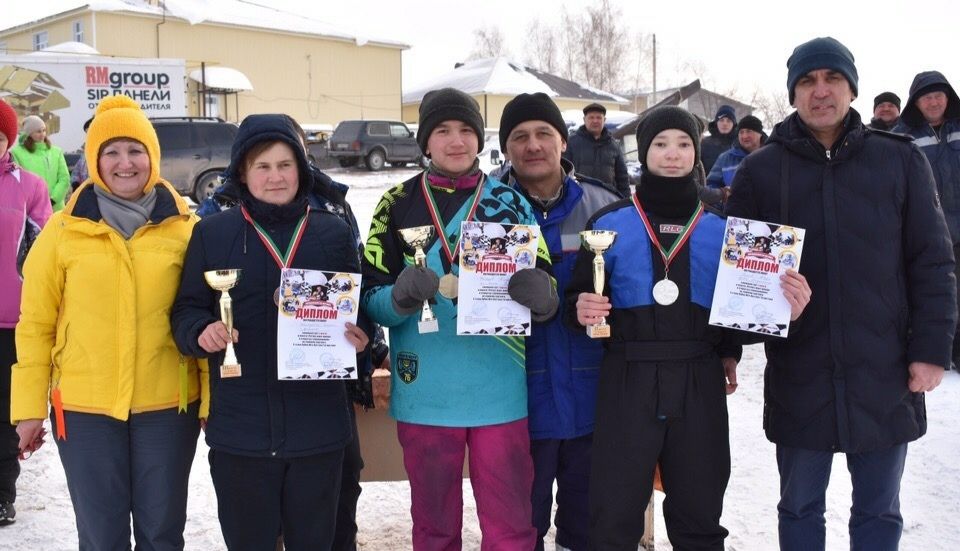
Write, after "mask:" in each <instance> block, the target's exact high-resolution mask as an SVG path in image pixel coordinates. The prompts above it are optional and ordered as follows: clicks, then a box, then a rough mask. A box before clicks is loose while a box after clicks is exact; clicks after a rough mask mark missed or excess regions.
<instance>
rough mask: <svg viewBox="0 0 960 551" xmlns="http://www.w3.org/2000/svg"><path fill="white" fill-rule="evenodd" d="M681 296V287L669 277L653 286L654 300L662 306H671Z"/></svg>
mask: <svg viewBox="0 0 960 551" xmlns="http://www.w3.org/2000/svg"><path fill="white" fill-rule="evenodd" d="M679 296H680V288H679V287H677V284H676V283H674V282H672V281H670V280H669V279H667V278H663V279H661V280H660V281H658V282H657V284H656V285H654V286H653V300H655V301H657V304H659V305H661V306H670V305H671V304H673V303H674V302H676V301H677V298H678V297H679Z"/></svg>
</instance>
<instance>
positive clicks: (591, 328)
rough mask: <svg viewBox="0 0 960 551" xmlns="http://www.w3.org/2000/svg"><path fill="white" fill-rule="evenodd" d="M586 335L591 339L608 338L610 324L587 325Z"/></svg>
mask: <svg viewBox="0 0 960 551" xmlns="http://www.w3.org/2000/svg"><path fill="white" fill-rule="evenodd" d="M587 336H588V337H590V338H591V339H607V338H610V326H609V325H607V324H605V323H604V324H599V323H598V324H596V325H588V326H587Z"/></svg>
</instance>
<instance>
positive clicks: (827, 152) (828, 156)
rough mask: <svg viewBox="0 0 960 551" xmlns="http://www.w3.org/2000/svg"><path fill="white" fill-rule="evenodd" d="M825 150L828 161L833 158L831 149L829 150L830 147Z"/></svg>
mask: <svg viewBox="0 0 960 551" xmlns="http://www.w3.org/2000/svg"><path fill="white" fill-rule="evenodd" d="M823 151H824V153H826V154H827V162H830V160H831V159H830V150H829V149H824V150H823Z"/></svg>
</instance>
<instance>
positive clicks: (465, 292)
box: [457, 222, 540, 336]
mask: <svg viewBox="0 0 960 551" xmlns="http://www.w3.org/2000/svg"><path fill="white" fill-rule="evenodd" d="M460 227H461V231H460V273H459V277H460V286H459V295H458V299H457V300H458V302H457V334H458V335H517V336H520V335H523V336H529V335H530V309H529V308H527V307H526V306H521V305H520V304H518V303H516V302H514V301H513V300H511V298H510V295H509V293H508V292H507V284H508V283H509V281H510V276H512V275H513V274H514V272H516V271H517V270H523V269H528V268H534V267H535V266H536V262H537V244H538V241H539V239H540V227H539V226H526V225H520V224H516V225H514V224H498V223H496V222H463V223H462V224H461V226H460Z"/></svg>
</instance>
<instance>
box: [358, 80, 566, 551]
mask: <svg viewBox="0 0 960 551" xmlns="http://www.w3.org/2000/svg"><path fill="white" fill-rule="evenodd" d="M417 143H418V144H420V149H421V151H423V154H424V155H426V156H427V157H429V158H430V167H429V168H428V169H427V170H425V171H424V172H421V173H420V174H417V175H416V176H414V177H413V178H411V179H409V180H407V181H405V182H403V183H401V184H399V185H397V186H395V187H394V188H392V189H390V190H388V191H387V192H386V193H385V194H384V195H383V198H382V199H381V200H380V203H379V204H378V205H377V207H376V209H375V210H374V213H373V221H372V223H371V225H370V232H369V237H368V238H367V244H366V247H365V248H364V262H363V281H364V286H365V289H364V295H363V299H362V305H363V306H364V307H365V308H366V309H367V311H368V312H369V314H370V315H371V317H372V318H373V319H374V321H376V322H378V323H380V324H381V325H383V326H385V327H389V328H390V355H391V358H390V359H391V361H390V363H391V365H392V366H393V376H392V377H393V378H392V381H391V398H390V414H391V415H392V416H393V417H394V418H395V419H396V420H397V436H398V438H399V440H400V445H401V447H402V448H403V464H404V467H405V468H406V471H407V475H408V477H409V480H410V493H411V507H410V511H411V515H412V517H413V549H414V550H415V551H422V550H435V549H436V550H439V549H460V547H461V542H462V538H461V528H462V526H461V525H462V516H463V515H462V511H463V498H462V492H461V488H462V471H463V461H464V453H465V451H466V448H467V447H469V448H470V462H469V469H470V482H471V484H472V485H473V493H474V497H475V498H476V501H477V515H478V516H479V518H480V527H481V532H482V534H483V535H482V538H483V542H482V547H483V548H484V549H503V550H517V551H521V550H522V551H529V550H530V549H533V547H534V539H535V538H536V530H535V529H534V528H533V525H532V524H531V514H532V513H531V507H530V489H531V485H532V482H533V463H532V460H531V458H530V439H529V435H528V429H527V382H526V373H525V369H524V367H525V365H524V356H525V353H524V342H523V337H516V336H497V337H482V336H481V337H477V336H460V335H457V320H456V318H457V315H458V307H457V302H456V300H455V299H456V292H457V286H456V285H454V286H453V287H452V288H451V287H448V286H446V285H445V286H441V285H440V283H441V280H440V277H441V276H443V277H444V278H445V282H446V281H454V282H455V280H452V278H453V276H455V275H456V274H458V273H459V268H458V262H459V256H458V255H459V253H458V247H457V246H456V244H457V243H459V241H460V228H461V222H462V221H465V220H475V221H481V222H497V223H501V224H531V225H535V224H536V223H537V220H536V218H535V217H534V215H533V211H532V209H531V207H530V204H529V203H528V202H527V200H526V199H525V198H524V197H523V194H521V193H520V192H518V191H517V190H515V189H514V188H512V187H509V186H507V185H506V184H504V183H502V182H499V181H496V180H494V179H492V178H488V177H487V176H486V175H484V174H483V173H482V172H481V171H480V170H479V169H478V162H477V153H478V151H479V146H480V144H481V143H483V118H482V117H481V115H480V109H479V106H478V105H477V102H476V100H474V99H473V98H472V97H470V96H469V95H467V94H465V93H463V92H460V91H459V90H456V89H453V88H443V89H439V90H433V91H430V92H429V93H427V95H425V96H424V98H423V102H422V103H421V104H420V125H419V128H418V130H417ZM420 226H429V227H433V228H434V235H433V236H432V237H431V238H430V240H429V241H428V242H427V243H426V244H425V245H424V246H423V251H424V253H425V254H426V267H417V266H416V265H415V264H414V262H413V255H412V253H413V250H412V249H411V248H410V247H409V246H408V245H406V244H404V243H403V242H402V241H401V238H400V235H399V230H401V229H407V228H413V227H420ZM549 263H550V256H549V254H548V253H547V251H546V246H545V245H544V242H543V240H540V242H539V249H538V251H537V261H536V264H537V267H536V268H533V269H524V270H517V271H516V273H515V274H514V275H513V276H511V279H510V282H509V294H510V297H511V298H512V299H513V300H515V301H517V302H519V303H520V304H522V305H524V306H527V307H529V308H530V312H531V318H532V320H533V322H534V323H535V325H534V327H533V331H537V330H538V328H539V327H538V325H537V324H538V323H539V322H543V321H546V320H548V319H550V318H551V317H552V316H553V315H554V313H555V312H556V309H557V306H558V303H559V298H558V296H557V293H556V289H555V282H554V281H553V278H552V276H551V275H550V274H549V272H548V270H549ZM438 290H439V291H440V293H439V294H438ZM451 291H453V292H451ZM425 300H428V301H430V302H431V304H432V309H433V311H434V313H435V315H436V318H437V320H438V327H437V328H436V330H435V331H433V332H430V331H429V330H427V331H426V332H423V333H421V332H420V331H419V329H418V320H419V318H420V316H421V309H422V307H423V303H424V301H425Z"/></svg>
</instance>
